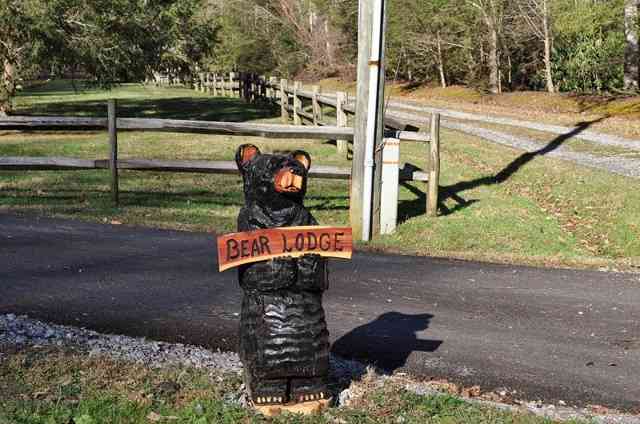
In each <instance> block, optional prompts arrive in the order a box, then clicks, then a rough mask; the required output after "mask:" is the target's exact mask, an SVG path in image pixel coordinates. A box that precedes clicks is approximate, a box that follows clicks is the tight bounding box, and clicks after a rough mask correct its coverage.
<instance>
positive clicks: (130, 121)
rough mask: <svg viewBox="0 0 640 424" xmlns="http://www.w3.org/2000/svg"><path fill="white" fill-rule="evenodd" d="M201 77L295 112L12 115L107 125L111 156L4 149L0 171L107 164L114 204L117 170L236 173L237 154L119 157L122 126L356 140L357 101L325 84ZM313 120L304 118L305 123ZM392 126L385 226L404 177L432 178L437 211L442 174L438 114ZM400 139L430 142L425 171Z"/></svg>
mask: <svg viewBox="0 0 640 424" xmlns="http://www.w3.org/2000/svg"><path fill="white" fill-rule="evenodd" d="M201 75H202V76H201V78H200V80H199V82H196V88H197V89H198V90H205V91H208V92H211V93H212V94H214V95H223V96H224V95H226V96H233V95H235V94H236V93H237V94H238V95H239V96H240V97H242V98H244V99H245V100H246V101H254V102H258V101H267V100H268V101H270V102H274V103H278V104H280V107H281V111H282V119H283V122H284V121H286V122H287V123H288V122H289V120H290V117H292V118H293V121H294V125H286V124H282V125H277V124H254V123H234V122H211V121H190V120H173V119H152V118H119V117H117V103H116V101H115V100H111V101H109V102H108V107H107V118H76V117H9V118H2V119H0V131H2V130H4V131H7V130H13V131H102V130H106V131H107V132H108V143H109V158H107V159H78V158H68V157H15V156H4V157H2V156H0V171H3V170H4V171H7V170H13V171H15V170H48V171H69V170H89V169H108V170H110V174H111V192H112V196H113V200H114V203H115V204H116V205H117V204H118V202H119V174H118V171H119V170H134V171H154V172H195V173H208V174H238V170H237V168H236V165H235V163H234V162H232V161H217V162H215V161H180V160H173V161H169V160H155V159H120V158H119V157H118V156H119V150H118V132H119V131H154V132H174V133H175V132H183V133H201V134H222V135H233V136H244V137H265V138H274V139H317V140H337V146H338V149H339V150H340V151H341V152H343V153H345V154H346V152H347V150H348V143H352V142H353V138H354V130H353V128H352V127H349V126H348V114H355V110H354V108H353V106H351V105H350V104H349V103H348V102H347V97H346V95H345V94H342V93H338V94H337V96H336V97H335V98H333V97H331V96H326V95H321V94H320V92H319V90H317V89H314V90H312V91H311V92H308V91H304V90H302V87H301V84H300V83H295V84H293V86H292V87H290V86H289V85H288V84H287V82H286V80H281V81H280V82H276V81H275V80H274V79H271V80H270V81H269V82H267V81H266V79H264V78H260V77H256V76H255V75H251V74H233V73H232V74H229V75H228V76H225V77H222V76H220V77H218V76H217V75H215V74H212V75H207V76H205V75H206V74H201ZM305 101H310V102H311V110H312V111H311V112H308V111H306V110H305V108H304V103H305ZM326 106H329V107H334V108H335V109H336V125H331V123H328V122H327V120H326V118H327V116H326V114H324V113H323V110H322V109H323V107H326ZM305 122H306V123H311V124H313V125H311V126H309V125H302V124H303V123H305ZM385 124H386V126H387V129H386V130H385V134H384V137H385V138H384V143H383V149H382V182H381V184H382V186H381V192H382V194H383V195H382V196H381V205H380V232H381V233H383V234H385V233H391V232H393V231H394V230H395V228H396V225H397V216H398V189H399V183H400V181H426V182H427V183H428V185H429V186H428V195H427V213H428V214H429V215H430V216H435V215H436V210H437V199H438V181H439V166H440V159H439V150H438V147H439V116H438V115H434V116H433V119H432V124H431V128H430V134H426V133H421V132H416V131H415V130H413V131H410V128H409V126H408V125H403V124H402V123H400V122H395V121H393V120H390V119H387V120H385ZM400 141H414V142H427V143H428V144H429V146H431V147H430V150H429V152H430V156H429V158H428V163H429V164H430V165H429V169H428V171H427V172H423V171H421V170H418V169H417V168H415V167H411V166H406V165H405V166H404V167H400V165H399V161H400ZM309 175H310V177H315V178H331V179H345V180H348V179H350V177H351V169H349V168H340V167H335V166H322V165H313V166H312V167H311V169H310V172H309Z"/></svg>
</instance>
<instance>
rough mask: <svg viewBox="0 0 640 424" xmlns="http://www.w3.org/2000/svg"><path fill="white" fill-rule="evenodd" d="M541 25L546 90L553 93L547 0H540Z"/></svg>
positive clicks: (551, 39) (554, 90) (550, 35)
mask: <svg viewBox="0 0 640 424" xmlns="http://www.w3.org/2000/svg"><path fill="white" fill-rule="evenodd" d="M542 27H543V31H544V74H545V78H546V80H547V91H548V92H549V93H555V92H556V87H555V84H554V83H553V73H552V70H551V46H552V42H553V38H552V34H551V25H549V4H548V0H542Z"/></svg>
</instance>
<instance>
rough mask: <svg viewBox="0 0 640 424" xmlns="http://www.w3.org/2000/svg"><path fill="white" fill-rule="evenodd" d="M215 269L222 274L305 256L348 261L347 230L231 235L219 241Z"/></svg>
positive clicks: (303, 229) (283, 229) (295, 229)
mask: <svg viewBox="0 0 640 424" xmlns="http://www.w3.org/2000/svg"><path fill="white" fill-rule="evenodd" d="M217 241H218V266H219V269H220V271H221V272H222V271H225V270H227V269H230V268H234V267H237V266H239V265H243V264H248V263H252V262H259V261H266V260H269V259H273V258H278V257H286V256H289V257H300V256H303V255H306V254H308V253H314V254H317V255H320V256H325V257H332V258H343V259H351V255H352V253H353V238H352V232H351V228H349V227H323V226H303V227H280V228H268V229H264V230H255V231H246V232H241V233H230V234H225V235H222V236H219V237H218V240H217Z"/></svg>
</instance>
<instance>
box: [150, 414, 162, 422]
mask: <svg viewBox="0 0 640 424" xmlns="http://www.w3.org/2000/svg"><path fill="white" fill-rule="evenodd" d="M147 419H148V420H149V421H153V422H158V421H160V420H161V419H162V415H160V414H158V413H156V412H153V411H151V412H149V414H147Z"/></svg>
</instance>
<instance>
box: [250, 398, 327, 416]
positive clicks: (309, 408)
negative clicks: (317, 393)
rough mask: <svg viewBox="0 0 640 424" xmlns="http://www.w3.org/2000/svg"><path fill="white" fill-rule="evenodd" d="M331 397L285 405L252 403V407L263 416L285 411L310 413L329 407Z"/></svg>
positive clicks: (275, 414)
mask: <svg viewBox="0 0 640 424" xmlns="http://www.w3.org/2000/svg"><path fill="white" fill-rule="evenodd" d="M330 403H331V399H320V400H312V401H308V402H300V403H288V404H285V405H253V408H254V409H255V410H256V411H257V412H259V413H260V414H262V415H264V416H265V417H275V416H277V415H280V414H282V413H283V412H287V413H290V414H302V415H312V414H317V413H319V412H322V411H323V410H325V409H327V408H328V407H329V404H330Z"/></svg>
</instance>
